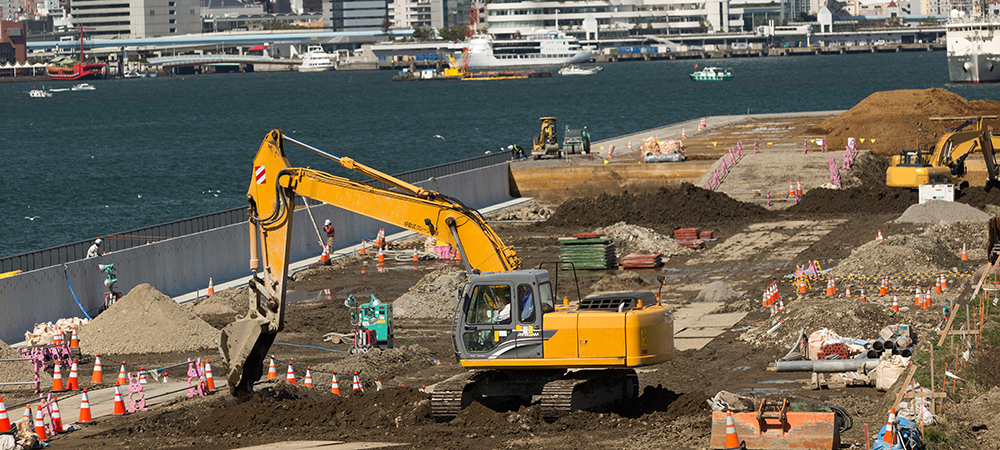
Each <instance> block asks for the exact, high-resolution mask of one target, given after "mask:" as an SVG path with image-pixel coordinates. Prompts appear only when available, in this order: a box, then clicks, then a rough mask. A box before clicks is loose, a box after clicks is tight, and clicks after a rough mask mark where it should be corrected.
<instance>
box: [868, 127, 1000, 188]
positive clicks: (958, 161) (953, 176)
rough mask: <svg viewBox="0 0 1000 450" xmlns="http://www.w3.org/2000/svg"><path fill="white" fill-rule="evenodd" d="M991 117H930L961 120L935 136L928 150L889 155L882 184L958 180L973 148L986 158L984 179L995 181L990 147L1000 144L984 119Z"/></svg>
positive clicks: (914, 184) (910, 185)
mask: <svg viewBox="0 0 1000 450" xmlns="http://www.w3.org/2000/svg"><path fill="white" fill-rule="evenodd" d="M995 118H996V116H992V117H944V118H932V119H931V120H965V122H964V123H963V124H961V125H959V126H958V127H955V128H950V129H948V131H947V132H946V133H945V134H944V135H943V136H941V138H940V139H938V141H937V144H936V145H935V146H934V149H933V151H931V152H921V151H919V150H916V151H913V150H904V151H902V152H900V154H898V155H896V156H893V157H892V162H891V163H890V164H889V168H887V169H886V171H885V184H886V186H890V187H904V188H911V189H917V188H919V187H920V185H922V184H956V185H959V184H961V183H962V180H961V177H964V176H965V174H966V172H967V171H966V167H965V159H966V158H967V157H968V156H969V155H971V154H972V153H973V152H975V151H976V150H979V151H981V152H982V153H983V158H985V160H986V172H987V177H988V181H992V182H995V181H997V175H998V174H997V171H998V169H997V161H996V155H995V154H994V149H995V148H996V147H997V146H1000V136H996V135H994V134H993V133H992V132H991V129H990V127H989V126H987V125H986V119H995Z"/></svg>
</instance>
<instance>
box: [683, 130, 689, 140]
mask: <svg viewBox="0 0 1000 450" xmlns="http://www.w3.org/2000/svg"><path fill="white" fill-rule="evenodd" d="M687 138H688V133H687V130H686V129H684V128H681V139H682V140H683V139H687Z"/></svg>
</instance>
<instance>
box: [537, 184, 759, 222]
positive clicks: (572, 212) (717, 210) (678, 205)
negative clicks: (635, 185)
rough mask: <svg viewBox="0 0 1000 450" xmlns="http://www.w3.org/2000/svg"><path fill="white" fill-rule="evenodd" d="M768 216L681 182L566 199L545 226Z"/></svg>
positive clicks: (756, 208) (755, 207)
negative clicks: (643, 190)
mask: <svg viewBox="0 0 1000 450" xmlns="http://www.w3.org/2000/svg"><path fill="white" fill-rule="evenodd" d="M611 212H614V213H613V214H611ZM770 215H771V213H770V212H768V211H767V210H766V209H764V208H763V207H761V206H758V205H753V204H749V203H743V202H740V201H738V200H734V199H733V198H731V197H729V196H728V195H726V194H722V193H719V192H713V191H708V190H705V189H702V188H699V187H695V186H694V185H692V184H690V183H684V184H683V185H681V186H680V187H676V188H660V190H659V191H657V192H656V193H643V194H629V193H625V194H622V195H608V194H601V195H600V196H599V197H597V198H577V199H572V200H567V201H566V202H565V203H563V204H562V205H559V209H557V210H556V212H555V214H553V215H552V217H551V218H549V220H547V221H546V222H545V226H547V227H566V228H569V229H573V230H576V229H581V228H582V229H589V228H595V227H606V226H610V225H613V224H615V223H618V222H626V223H629V224H633V225H642V226H658V227H659V226H664V225H668V226H672V227H674V228H679V227H683V226H693V225H700V224H705V223H714V222H718V221H730V220H738V221H741V222H744V223H747V222H757V221H760V220H762V219H764V218H768V217H770Z"/></svg>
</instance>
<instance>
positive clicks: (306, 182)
mask: <svg viewBox="0 0 1000 450" xmlns="http://www.w3.org/2000/svg"><path fill="white" fill-rule="evenodd" d="M285 143H292V144H295V145H298V146H300V147H303V148H305V149H308V150H310V151H313V152H316V153H318V154H320V155H322V156H324V157H327V158H330V159H333V160H335V161H337V162H339V163H340V165H341V166H342V167H344V168H346V169H350V170H353V171H355V172H358V173H361V174H364V175H366V176H369V177H371V178H373V179H375V180H377V181H380V182H383V183H386V184H388V185H389V186H392V188H391V189H385V188H381V187H378V186H374V185H372V184H367V183H362V182H357V181H352V180H349V179H346V178H341V177H336V176H333V175H330V174H327V173H323V172H320V171H318V170H313V169H309V168H295V167H291V165H290V164H289V162H288V159H287V158H286V157H285V150H284V144H285ZM296 195H301V196H304V197H308V198H312V199H316V200H320V201H323V202H325V203H329V204H331V205H333V206H337V207H339V208H343V209H345V210H348V211H351V212H355V213H358V214H362V215H365V216H368V217H371V218H374V219H377V220H380V221H383V222H386V223H389V224H393V225H397V226H400V227H403V228H406V229H409V230H412V231H415V232H418V233H421V234H424V235H427V236H433V237H435V238H437V239H440V240H442V241H445V242H448V243H449V244H451V245H453V246H454V247H456V248H457V249H458V250H459V251H460V252H461V255H462V260H463V261H464V262H465V264H466V269H467V272H466V274H467V277H468V278H467V283H466V285H465V286H464V289H463V290H462V292H461V293H460V295H459V297H458V298H457V299H455V298H442V299H441V301H442V302H454V301H456V300H457V304H456V308H455V315H454V317H453V318H452V323H453V333H452V336H451V339H452V344H453V347H454V353H455V357H456V359H457V360H458V362H459V363H460V364H461V365H462V366H463V367H465V368H467V369H470V371H468V372H465V373H462V374H460V375H458V376H455V377H452V378H451V379H448V380H446V381H444V382H442V383H439V384H438V385H437V386H436V387H435V388H434V392H433V395H432V397H431V405H432V414H433V415H434V416H435V417H437V418H440V419H447V418H449V417H454V416H455V415H457V414H458V412H459V411H460V410H461V408H463V407H464V406H467V405H469V404H470V403H472V402H473V401H481V402H484V403H497V402H499V403H507V402H510V401H520V402H530V401H533V400H534V401H541V404H542V406H543V410H544V411H545V413H546V415H547V416H548V417H558V416H559V415H562V414H564V413H567V412H569V411H572V410H576V409H595V408H601V407H603V406H606V405H608V404H610V403H614V402H617V401H619V400H622V399H627V398H631V397H634V396H635V395H636V394H637V390H638V383H637V377H636V374H635V371H634V368H636V367H641V366H647V365H652V364H658V363H662V362H665V361H669V360H670V359H672V358H673V356H674V345H673V316H672V313H671V309H670V307H669V306H668V305H666V304H663V303H661V302H659V296H658V295H656V294H653V293H652V292H630V293H618V294H605V295H600V296H594V297H588V298H586V299H579V300H577V301H575V302H574V303H573V304H570V303H569V301H568V299H563V301H562V302H559V301H557V300H556V299H557V292H558V281H559V280H558V276H556V277H555V280H552V279H551V277H550V274H549V272H548V271H546V270H542V269H533V270H520V265H521V259H520V258H519V257H518V256H517V255H516V254H515V252H514V250H513V248H512V247H510V246H507V245H504V243H503V241H501V239H500V237H499V236H497V234H496V233H495V232H494V231H493V230H492V229H491V228H490V227H489V225H487V224H486V222H485V221H484V220H483V218H482V217H481V216H480V215H479V213H478V212H477V211H475V210H473V209H470V208H467V207H465V206H464V205H462V203H461V202H460V201H459V200H457V199H454V198H451V197H448V196H445V195H442V194H440V193H438V192H435V191H431V190H427V189H423V188H421V187H418V186H415V185H412V184H410V183H407V182H404V181H402V180H399V179H397V178H394V177H392V176H389V175H386V174H384V173H381V172H379V171H376V170H375V169H372V168H370V167H367V166H364V165H362V164H359V163H357V162H355V161H354V160H352V159H350V158H346V157H337V156H333V155H330V154H328V153H326V152H324V151H322V150H319V149H316V148H314V147H311V146H309V145H307V144H304V143H302V142H299V141H296V140H294V139H291V138H289V137H287V136H284V135H283V134H282V132H281V131H280V130H273V131H271V132H270V133H268V135H267V137H266V138H265V139H264V141H263V143H262V144H261V146H260V149H259V150H258V152H257V155H256V157H255V158H254V163H253V175H252V176H251V179H250V188H249V190H248V192H247V199H248V201H249V216H250V236H251V238H250V270H251V272H252V277H251V279H250V290H251V294H250V298H249V302H250V309H249V312H248V313H247V315H246V316H245V317H242V318H239V319H238V320H237V321H235V322H233V323H231V324H229V325H227V326H226V327H225V328H224V329H223V330H222V333H221V336H220V338H219V347H220V352H221V353H222V356H223V358H224V360H225V361H226V363H227V366H228V383H229V387H230V392H231V393H233V395H236V396H244V395H246V394H249V393H250V392H252V390H253V384H254V382H256V381H257V380H259V379H260V377H261V375H262V374H263V370H264V359H265V357H266V356H267V351H268V349H269V348H270V346H271V344H272V343H273V342H274V338H275V335H276V334H277V333H278V332H279V331H281V329H282V328H283V326H284V307H285V299H286V297H285V292H286V288H287V278H288V262H289V261H288V255H289V247H290V242H291V241H290V238H291V235H290V231H291V227H292V217H293V214H292V210H293V209H294V206H293V205H294V204H295V196H296ZM564 264H565V263H564ZM556 274H557V275H558V270H557V271H556ZM553 281H554V282H555V285H556V287H555V289H553ZM661 286H662V281H661ZM577 291H578V292H579V288H577ZM567 369H574V370H572V371H568V370H567Z"/></svg>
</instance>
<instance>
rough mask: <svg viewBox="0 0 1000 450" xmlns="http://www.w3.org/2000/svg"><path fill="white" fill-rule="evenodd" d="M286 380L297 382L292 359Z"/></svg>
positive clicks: (289, 362) (292, 382)
mask: <svg viewBox="0 0 1000 450" xmlns="http://www.w3.org/2000/svg"><path fill="white" fill-rule="evenodd" d="M285 381H287V382H289V383H291V384H295V369H293V368H292V362H291V361H288V374H287V375H285Z"/></svg>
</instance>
